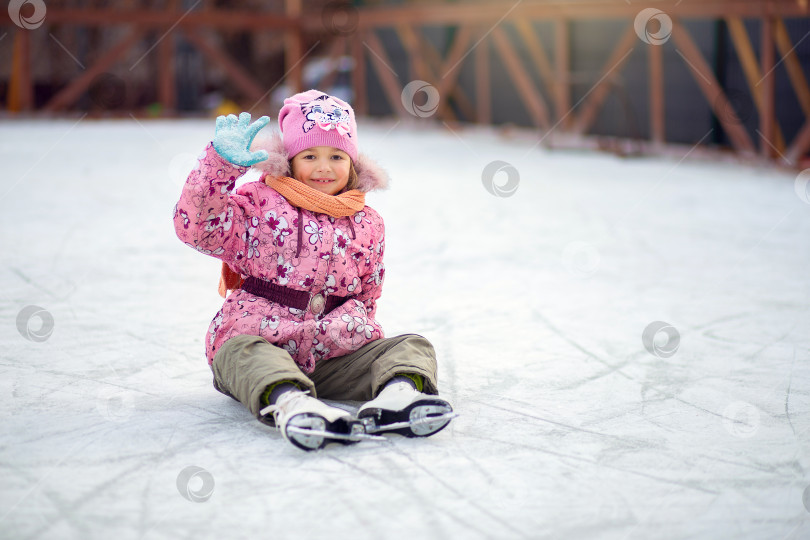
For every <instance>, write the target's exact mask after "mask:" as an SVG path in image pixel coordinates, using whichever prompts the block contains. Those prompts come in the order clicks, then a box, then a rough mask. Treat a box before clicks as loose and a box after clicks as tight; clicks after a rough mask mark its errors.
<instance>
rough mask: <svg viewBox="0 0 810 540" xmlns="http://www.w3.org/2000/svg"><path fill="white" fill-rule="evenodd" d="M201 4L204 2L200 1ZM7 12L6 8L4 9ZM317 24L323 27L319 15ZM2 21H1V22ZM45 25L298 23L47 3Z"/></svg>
mask: <svg viewBox="0 0 810 540" xmlns="http://www.w3.org/2000/svg"><path fill="white" fill-rule="evenodd" d="M200 5H202V4H200ZM3 11H5V10H3ZM313 19H317V23H318V27H319V28H320V29H321V30H323V27H322V24H321V19H320V17H313ZM0 24H2V23H0ZM45 24H48V25H55V24H70V25H85V26H96V27H105V28H108V27H110V26H113V25H132V26H138V27H141V28H142V29H143V30H149V29H151V30H159V29H161V28H171V27H174V26H179V27H180V28H201V27H208V28H218V29H232V30H254V31H267V30H289V28H290V27H291V26H296V24H297V22H296V19H294V18H290V17H288V16H287V15H285V14H281V13H273V12H263V11H258V10H255V9H250V10H248V9H221V8H217V9H203V10H193V11H192V10H171V9H167V10H163V9H146V8H138V9H132V10H128V9H118V8H83V9H79V8H63V9H60V8H56V7H51V6H48V14H47V18H46V20H45Z"/></svg>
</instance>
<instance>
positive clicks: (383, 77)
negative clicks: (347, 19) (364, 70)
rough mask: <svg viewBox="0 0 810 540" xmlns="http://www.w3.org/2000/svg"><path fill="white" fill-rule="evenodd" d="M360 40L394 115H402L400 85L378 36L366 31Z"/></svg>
mask: <svg viewBox="0 0 810 540" xmlns="http://www.w3.org/2000/svg"><path fill="white" fill-rule="evenodd" d="M362 41H363V42H364V44H366V45H367V49H368V53H369V55H370V59H371V65H372V66H374V69H375V71H376V72H377V76H378V77H379V79H380V83H382V86H383V92H384V93H385V97H386V98H387V99H388V104H389V105H390V106H391V109H392V110H393V111H394V114H395V115H397V116H403V115H404V111H403V110H402V86H400V84H399V82H397V75H396V74H395V73H394V72H393V68H392V67H391V65H392V64H391V60H389V59H388V55H387V54H386V53H385V47H383V44H382V42H381V41H380V38H378V37H377V35H376V34H375V33H374V32H373V31H371V32H368V33H366V34H365V35H364V39H363V40H362Z"/></svg>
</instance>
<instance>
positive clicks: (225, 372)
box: [211, 334, 438, 418]
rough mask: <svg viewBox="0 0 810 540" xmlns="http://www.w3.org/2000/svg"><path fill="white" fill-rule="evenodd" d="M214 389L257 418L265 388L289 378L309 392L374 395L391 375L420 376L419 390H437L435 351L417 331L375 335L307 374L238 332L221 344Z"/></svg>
mask: <svg viewBox="0 0 810 540" xmlns="http://www.w3.org/2000/svg"><path fill="white" fill-rule="evenodd" d="M211 369H212V370H213V372H214V388H216V389H217V390H219V391H220V392H222V393H223V394H225V395H227V396H230V397H232V398H234V399H235V400H237V401H239V402H241V403H242V404H243V405H244V406H245V407H247V408H248V409H250V412H251V413H252V414H253V415H254V416H255V417H256V418H261V415H260V414H259V411H260V410H261V409H262V408H263V405H262V403H261V396H262V394H263V393H264V391H265V389H266V388H267V387H268V386H269V385H271V384H274V383H277V382H280V381H293V382H295V383H296V384H298V386H300V387H301V389H303V390H309V391H310V395H311V396H313V397H320V398H326V399H333V400H347V401H368V400H370V399H373V398H374V397H375V396H376V395H377V394H378V393H379V391H380V390H382V388H383V386H384V385H385V383H386V382H388V381H389V380H390V379H391V378H392V377H393V376H394V375H398V374H405V373H407V374H412V375H421V376H422V379H423V380H424V388H423V389H422V391H423V392H424V393H426V394H437V393H438V389H437V387H436V352H435V351H434V350H433V346H432V345H431V344H430V342H429V341H428V340H427V339H425V338H424V337H422V336H419V335H416V334H405V335H401V336H396V337H392V338H384V339H378V340H376V341H372V342H370V343H367V344H366V345H364V346H363V347H361V348H359V349H358V350H356V351H354V352H353V353H349V354H347V355H344V356H338V357H336V358H330V359H328V360H321V361H319V362H317V363H316V364H315V371H313V372H312V373H311V374H309V376H307V375H306V374H305V373H304V372H303V371H301V369H300V368H299V367H298V364H296V363H295V360H293V359H292V357H291V356H290V354H289V353H288V352H287V351H285V350H284V349H282V348H281V347H277V346H275V345H273V344H271V343H270V342H269V341H267V340H266V339H264V338H263V337H259V336H250V335H241V336H236V337H233V338H231V339H229V340H228V341H226V342H225V343H223V344H222V347H220V349H219V351H217V354H216V356H215V357H214V362H213V363H212V365H211Z"/></svg>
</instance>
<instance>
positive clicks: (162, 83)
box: [157, 35, 177, 116]
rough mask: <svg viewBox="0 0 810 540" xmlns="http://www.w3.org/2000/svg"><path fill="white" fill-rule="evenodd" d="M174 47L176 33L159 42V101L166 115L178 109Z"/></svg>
mask: <svg viewBox="0 0 810 540" xmlns="http://www.w3.org/2000/svg"><path fill="white" fill-rule="evenodd" d="M174 47H175V43H174V35H167V36H166V37H165V38H163V40H161V42H160V43H159V44H158V70H157V71H158V73H157V79H158V101H160V104H161V105H162V109H163V110H162V113H163V115H164V116H165V115H170V114H172V113H173V112H174V111H175V109H177V84H176V80H175V64H174V53H175V48H174Z"/></svg>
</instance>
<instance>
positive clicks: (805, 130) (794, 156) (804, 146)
mask: <svg viewBox="0 0 810 540" xmlns="http://www.w3.org/2000/svg"><path fill="white" fill-rule="evenodd" d="M808 150H810V119H807V120H805V122H804V126H802V129H801V130H800V131H799V133H798V134H797V135H796V138H795V139H793V143H791V145H790V148H788V149H787V152H785V159H787V160H788V162H790V164H791V165H797V164H798V163H799V160H800V159H801V157H802V156H803V155H804V154H805V153H806V152H807V151H808Z"/></svg>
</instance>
